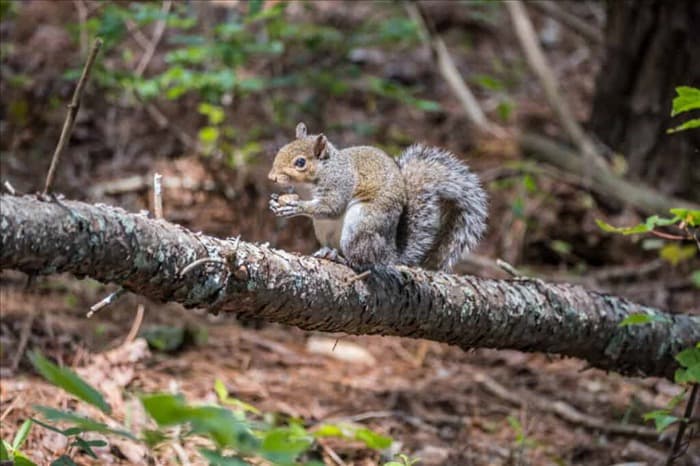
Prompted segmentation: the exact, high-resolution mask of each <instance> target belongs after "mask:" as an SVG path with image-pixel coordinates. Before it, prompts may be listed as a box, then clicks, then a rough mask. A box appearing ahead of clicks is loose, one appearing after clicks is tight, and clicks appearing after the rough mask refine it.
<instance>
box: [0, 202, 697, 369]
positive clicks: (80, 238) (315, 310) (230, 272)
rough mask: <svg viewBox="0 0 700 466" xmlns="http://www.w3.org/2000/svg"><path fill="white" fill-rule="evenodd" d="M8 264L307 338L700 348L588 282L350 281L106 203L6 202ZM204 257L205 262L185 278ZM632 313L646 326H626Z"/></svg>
mask: <svg viewBox="0 0 700 466" xmlns="http://www.w3.org/2000/svg"><path fill="white" fill-rule="evenodd" d="M0 247H1V252H0V269H17V270H21V271H24V272H26V273H30V274H51V273H59V272H68V273H71V274H74V275H76V276H79V277H83V276H90V277H92V278H94V279H96V280H99V281H102V282H113V283H118V284H120V285H122V286H123V287H124V288H125V289H127V290H129V291H132V292H134V293H138V294H141V295H143V296H146V297H148V298H151V299H154V300H159V301H175V302H179V303H181V304H183V305H185V306H187V307H195V306H199V307H209V308H212V309H214V310H219V311H224V312H235V313H238V314H243V315H249V316H255V317H257V318H261V319H265V320H268V321H274V322H280V323H284V324H288V325H294V326H298V327H300V328H303V329H307V330H321V331H326V332H346V333H352V334H380V335H397V336H403V337H414V338H425V339H430V340H434V341H440V342H445V343H449V344H454V345H457V346H459V347H461V348H464V349H469V348H474V347H489V348H510V349H516V350H522V351H540V352H545V353H555V354H561V355H564V356H572V357H576V358H581V359H585V360H586V361H588V363H589V364H590V365H591V366H595V367H599V368H602V369H606V370H615V371H618V372H621V373H624V374H632V375H646V376H663V377H668V378H671V377H673V373H674V371H675V369H676V368H677V367H678V365H677V362H676V361H675V359H674V355H675V354H677V353H678V352H679V351H681V350H682V349H684V348H687V347H690V346H692V345H694V344H695V343H696V342H697V341H700V317H697V316H689V315H672V314H666V313H663V312H662V311H660V310H657V309H654V308H651V307H648V306H642V305H639V304H635V303H632V302H629V301H627V300H625V299H622V298H618V297H615V296H610V295H605V294H601V293H597V292H591V291H587V290H585V289H583V288H581V287H580V286H573V285H566V284H552V283H545V282H543V281H541V280H532V279H514V280H491V279H483V278H477V277H473V276H456V275H448V274H444V273H434V272H428V271H424V270H420V269H411V268H407V267H396V268H383V269H380V268H377V269H375V270H373V273H372V274H371V275H370V276H369V277H367V278H366V279H365V280H363V281H355V282H354V283H352V284H351V285H347V284H346V281H347V280H348V279H349V278H350V277H352V276H354V275H355V273H354V272H353V271H352V270H350V269H348V268H346V267H344V266H341V265H338V264H335V263H331V262H328V261H324V260H321V259H316V258H313V257H306V256H299V255H295V254H291V253H287V252H284V251H280V250H276V249H272V248H270V247H268V246H266V245H255V244H251V243H247V242H244V241H235V240H233V239H228V240H222V239H217V238H213V237H209V236H206V235H203V234H198V233H193V232H191V231H188V230H186V229H185V228H183V227H181V226H178V225H173V224H171V223H168V222H166V221H164V220H162V219H149V218H147V217H146V216H143V215H136V214H130V213H127V212H125V211H124V210H122V209H119V208H115V207H110V206H106V205H89V204H85V203H82V202H74V201H58V200H55V201H54V202H44V201H40V200H38V199H36V198H35V197H33V196H24V197H15V196H10V195H2V196H0ZM204 257H209V258H216V259H220V260H222V261H223V262H225V264H221V263H216V264H206V265H204V264H203V265H202V266H199V267H196V268H193V269H192V270H190V271H189V272H188V273H187V274H184V275H183V274H181V271H182V270H183V269H184V268H185V267H186V266H187V265H189V264H190V263H192V262H194V261H195V260H198V259H201V258H204ZM631 313H646V314H649V315H652V316H654V320H655V322H654V323H653V324H647V325H636V326H626V327H619V325H618V324H619V323H620V321H621V320H622V319H624V318H625V317H626V316H628V315H630V314H631Z"/></svg>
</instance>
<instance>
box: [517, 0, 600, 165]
mask: <svg viewBox="0 0 700 466" xmlns="http://www.w3.org/2000/svg"><path fill="white" fill-rule="evenodd" d="M505 5H506V8H507V9H508V13H510V17H511V20H512V21H513V25H514V26H515V34H516V36H517V37H518V40H519V41H520V45H521V46H522V48H523V52H524V53H525V58H526V59H527V62H528V64H529V65H530V68H532V71H533V72H534V73H535V75H536V76H537V78H538V79H539V80H540V84H541V85H542V89H543V90H544V93H545V96H546V97H547V101H548V102H549V105H550V106H551V107H552V109H553V110H554V112H555V113H556V114H557V118H558V119H559V120H560V121H561V124H562V126H563V127H564V131H566V134H568V135H569V138H571V140H572V141H573V142H574V144H576V146H578V148H579V150H580V151H581V152H582V153H583V155H584V157H586V158H588V159H589V160H591V161H593V162H594V163H595V164H596V165H598V166H599V167H601V168H607V163H606V162H605V160H604V159H603V158H602V157H601V156H600V154H598V152H597V151H596V149H595V145H594V144H593V142H592V141H591V140H590V138H589V137H588V136H587V135H586V133H585V132H584V131H583V129H582V128H581V126H580V125H579V124H578V122H577V121H576V119H575V118H574V117H573V114H572V112H571V109H570V108H569V105H568V103H567V101H566V100H565V99H564V98H563V97H562V95H561V94H560V93H559V89H558V85H557V81H556V78H555V77H554V73H553V72H552V67H551V66H550V65H549V63H548V62H547V58H546V57H545V56H544V52H542V48H541V47H540V45H539V43H538V42H537V36H536V34H535V29H534V28H533V26H532V22H531V21H530V18H529V16H528V15H527V11H525V7H524V6H523V3H522V1H521V0H514V1H509V2H505Z"/></svg>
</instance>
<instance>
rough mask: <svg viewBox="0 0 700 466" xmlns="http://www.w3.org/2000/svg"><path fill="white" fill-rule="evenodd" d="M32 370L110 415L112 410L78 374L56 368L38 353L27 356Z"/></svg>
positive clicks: (64, 368) (66, 369) (62, 368)
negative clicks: (32, 366)
mask: <svg viewBox="0 0 700 466" xmlns="http://www.w3.org/2000/svg"><path fill="white" fill-rule="evenodd" d="M29 359H30V361H31V362H32V364H33V365H34V368H35V369H36V370H37V372H39V373H40V374H41V375H42V376H43V377H44V378H45V379H46V380H48V381H49V382H51V383H52V384H54V385H56V386H58V387H60V388H62V389H63V390H65V391H67V392H68V393H70V394H71V395H74V396H76V397H77V398H79V399H81V400H83V401H85V402H86V403H90V404H91V405H93V406H96V407H97V408H99V409H100V410H101V411H102V412H103V413H106V414H110V413H111V412H112V409H111V408H110V406H109V404H107V402H106V401H105V399H104V398H103V397H102V394H101V393H100V392H98V391H97V390H96V389H95V388H94V387H93V386H92V385H90V384H88V383H87V382H85V381H84V380H83V379H81V378H80V377H79V376H78V374H76V373H75V372H73V371H72V370H70V369H68V368H66V367H58V366H57V365H55V364H54V363H52V362H51V361H49V360H48V359H46V358H45V357H44V356H42V355H41V354H40V353H38V352H32V353H30V354H29Z"/></svg>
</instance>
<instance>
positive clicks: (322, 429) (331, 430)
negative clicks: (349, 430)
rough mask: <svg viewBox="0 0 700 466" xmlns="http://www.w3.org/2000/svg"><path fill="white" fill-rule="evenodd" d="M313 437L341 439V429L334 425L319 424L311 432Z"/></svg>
mask: <svg viewBox="0 0 700 466" xmlns="http://www.w3.org/2000/svg"><path fill="white" fill-rule="evenodd" d="M312 434H313V435H314V436H315V437H319V438H322V437H343V429H341V428H340V426H338V425H336V424H321V425H320V426H319V427H318V428H317V429H316V430H314V431H313V432H312Z"/></svg>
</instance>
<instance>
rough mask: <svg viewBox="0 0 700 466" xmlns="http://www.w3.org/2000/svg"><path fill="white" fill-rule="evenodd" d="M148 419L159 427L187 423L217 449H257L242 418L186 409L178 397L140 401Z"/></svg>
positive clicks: (214, 408)
mask: <svg viewBox="0 0 700 466" xmlns="http://www.w3.org/2000/svg"><path fill="white" fill-rule="evenodd" d="M141 403H142V404H143V407H144V408H145V410H146V412H147V413H148V415H149V416H151V417H152V418H153V420H154V421H156V423H157V424H158V425H159V426H171V425H176V424H185V423H189V424H190V425H191V426H192V430H193V432H196V433H200V434H204V435H207V436H209V437H210V438H211V439H212V440H214V442H216V443H217V445H219V446H220V447H231V448H236V449H237V450H239V451H241V452H246V451H250V450H251V449H253V448H254V447H257V445H258V443H259V442H258V440H257V439H256V438H255V436H254V435H253V433H252V431H251V430H250V426H249V425H248V423H247V422H246V421H245V417H244V416H243V415H242V414H240V415H235V414H234V413H233V412H231V411H229V410H228V409H224V408H220V407H218V406H188V405H187V404H185V401H184V399H183V398H182V397H181V396H178V395H170V394H155V395H147V396H143V397H141Z"/></svg>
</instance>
